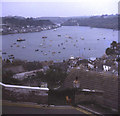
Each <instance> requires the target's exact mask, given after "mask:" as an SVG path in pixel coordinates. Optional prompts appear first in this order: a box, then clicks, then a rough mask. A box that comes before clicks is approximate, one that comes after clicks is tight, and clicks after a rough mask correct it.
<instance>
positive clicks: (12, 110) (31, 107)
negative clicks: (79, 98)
mask: <svg viewBox="0 0 120 116" xmlns="http://www.w3.org/2000/svg"><path fill="white" fill-rule="evenodd" d="M2 112H3V114H82V115H83V114H87V115H88V114H89V115H92V116H95V114H94V113H92V112H91V111H87V110H86V109H83V108H80V107H73V106H69V105H68V106H54V105H50V106H48V105H42V104H35V103H20V102H18V103H15V102H10V101H3V104H2Z"/></svg>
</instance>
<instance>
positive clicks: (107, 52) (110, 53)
mask: <svg viewBox="0 0 120 116" xmlns="http://www.w3.org/2000/svg"><path fill="white" fill-rule="evenodd" d="M105 52H106V54H107V55H113V54H115V51H114V50H113V49H112V48H107V49H106V51H105Z"/></svg>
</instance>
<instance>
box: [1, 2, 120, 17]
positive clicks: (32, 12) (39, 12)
mask: <svg viewBox="0 0 120 116" xmlns="http://www.w3.org/2000/svg"><path fill="white" fill-rule="evenodd" d="M9 1H12V2H9ZM48 1H49V2H48ZM75 1H76V2H75ZM118 1H119V0H2V2H1V3H2V16H8V15H10V16H11V15H12V16H24V17H45V16H47V17H56V16H59V17H69V16H91V15H102V14H117V13H118Z"/></svg>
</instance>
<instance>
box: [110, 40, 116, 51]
mask: <svg viewBox="0 0 120 116" xmlns="http://www.w3.org/2000/svg"><path fill="white" fill-rule="evenodd" d="M111 47H112V48H113V50H114V49H115V47H117V42H116V41H113V42H112V43H111Z"/></svg>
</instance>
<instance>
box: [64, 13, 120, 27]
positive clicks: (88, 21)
mask: <svg viewBox="0 0 120 116" xmlns="http://www.w3.org/2000/svg"><path fill="white" fill-rule="evenodd" d="M62 26H89V27H97V28H108V29H118V15H102V16H92V17H86V18H71V19H69V20H67V21H66V22H64V23H63V24H62Z"/></svg>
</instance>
